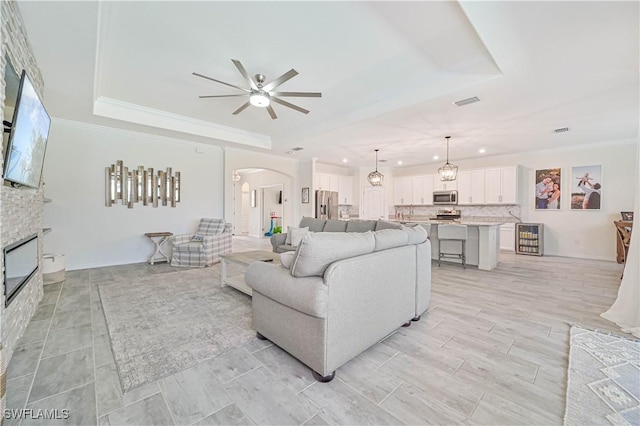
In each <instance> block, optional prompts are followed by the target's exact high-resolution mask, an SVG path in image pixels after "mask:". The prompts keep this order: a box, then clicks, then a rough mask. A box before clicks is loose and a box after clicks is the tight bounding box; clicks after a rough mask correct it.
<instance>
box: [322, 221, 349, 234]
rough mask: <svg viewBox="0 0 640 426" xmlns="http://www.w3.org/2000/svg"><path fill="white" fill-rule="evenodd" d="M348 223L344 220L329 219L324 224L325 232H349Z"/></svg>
mask: <svg viewBox="0 0 640 426" xmlns="http://www.w3.org/2000/svg"><path fill="white" fill-rule="evenodd" d="M347 223H348V222H346V221H344V220H337V219H329V220H327V223H325V224H324V229H323V232H345V231H346V230H347Z"/></svg>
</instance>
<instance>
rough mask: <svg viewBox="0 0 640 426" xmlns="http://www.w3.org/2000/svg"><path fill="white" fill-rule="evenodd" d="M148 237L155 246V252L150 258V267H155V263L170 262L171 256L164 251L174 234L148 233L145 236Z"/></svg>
mask: <svg viewBox="0 0 640 426" xmlns="http://www.w3.org/2000/svg"><path fill="white" fill-rule="evenodd" d="M144 235H145V237H148V238H149V239H150V240H151V241H153V244H155V250H154V252H153V254H152V255H151V256H149V265H153V264H154V262H168V261H169V255H168V254H167V252H165V251H164V249H165V245H166V243H167V241H169V238H170V237H171V236H172V235H173V232H147V233H146V234H144Z"/></svg>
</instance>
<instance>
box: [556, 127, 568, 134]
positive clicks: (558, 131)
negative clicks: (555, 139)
mask: <svg viewBox="0 0 640 426" xmlns="http://www.w3.org/2000/svg"><path fill="white" fill-rule="evenodd" d="M568 131H569V128H568V127H561V128H559V129H555V130H554V131H553V133H564V132H568Z"/></svg>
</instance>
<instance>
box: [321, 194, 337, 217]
mask: <svg viewBox="0 0 640 426" xmlns="http://www.w3.org/2000/svg"><path fill="white" fill-rule="evenodd" d="M316 217H317V218H318V219H339V218H338V193H337V192H335V191H316Z"/></svg>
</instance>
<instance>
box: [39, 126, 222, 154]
mask: <svg viewBox="0 0 640 426" xmlns="http://www.w3.org/2000/svg"><path fill="white" fill-rule="evenodd" d="M51 121H52V123H58V124H64V125H67V126H72V127H77V128H79V129H92V130H101V131H108V132H112V133H117V134H121V135H136V136H139V137H143V138H145V139H147V140H149V141H162V142H168V143H173V144H179V145H182V146H184V144H185V143H188V144H191V145H193V146H194V147H196V148H195V149H196V152H197V153H199V154H206V153H207V151H206V150H203V149H202V148H203V147H206V148H207V149H215V150H218V151H221V150H223V148H224V147H222V146H220V145H214V144H207V143H203V142H196V141H192V140H189V139H178V138H172V137H169V136H162V135H156V134H154V133H145V132H140V131H138V130H130V129H122V128H120V127H111V126H104V125H101V124H95V123H87V122H86V121H75V120H69V119H67V118H58V117H51Z"/></svg>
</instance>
